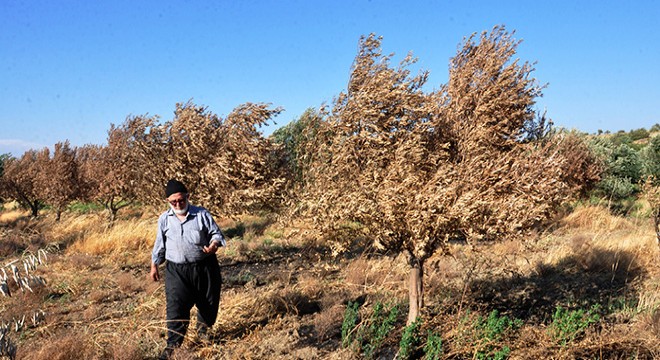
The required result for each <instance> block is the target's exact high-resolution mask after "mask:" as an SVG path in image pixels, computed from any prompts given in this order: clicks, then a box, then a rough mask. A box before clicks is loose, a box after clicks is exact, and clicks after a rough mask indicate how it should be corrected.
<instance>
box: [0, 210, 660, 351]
mask: <svg viewBox="0 0 660 360" xmlns="http://www.w3.org/2000/svg"><path fill="white" fill-rule="evenodd" d="M104 216H105V215H104V214H102V213H94V212H92V213H89V214H80V213H65V214H63V215H62V221H60V222H55V221H54V214H51V213H48V212H45V214H44V215H43V216H42V217H41V218H40V219H38V220H31V219H29V218H28V217H27V214H25V213H22V212H20V211H18V210H5V212H4V213H2V214H0V234H1V239H2V240H1V241H0V256H1V259H2V260H1V261H2V264H4V265H5V269H7V272H8V273H9V274H10V276H9V280H8V285H9V287H10V290H11V291H12V296H11V297H6V296H5V297H0V309H2V321H3V323H7V324H10V325H11V326H12V327H15V324H16V323H17V320H18V321H19V322H20V319H22V318H23V316H25V319H26V320H25V323H24V324H23V326H22V327H20V329H18V331H15V328H10V329H9V330H7V331H6V333H5V335H4V341H5V342H6V343H7V342H10V343H11V344H13V345H15V348H16V358H18V359H144V358H153V357H155V356H157V354H158V352H159V351H160V350H161V349H162V347H163V346H164V343H165V340H164V336H165V324H164V318H165V298H164V289H163V286H164V285H163V282H162V281H161V282H158V283H154V282H151V281H149V280H147V274H148V269H149V259H150V251H151V245H152V243H153V239H154V237H155V221H156V216H157V214H156V212H145V213H140V212H139V211H138V210H136V209H131V210H130V211H126V212H125V213H124V214H123V215H122V217H121V218H120V219H118V220H117V222H116V224H115V225H114V226H113V227H107V226H106V225H105V224H106V222H105V218H104ZM220 225H221V227H222V229H223V231H224V232H225V233H226V235H227V236H228V237H231V238H230V240H229V241H228V246H227V247H226V248H225V249H223V250H222V252H221V253H220V254H219V255H218V256H219V260H220V263H221V267H222V275H223V290H222V300H221V306H220V313H219V318H218V322H217V323H216V325H215V327H214V328H213V332H214V334H215V335H216V338H217V339H216V340H214V341H213V342H212V343H201V342H199V341H198V340H197V339H196V338H195V336H194V335H192V334H189V335H188V337H187V339H186V342H185V343H184V347H183V348H182V349H181V350H179V351H178V352H177V353H176V357H175V358H177V359H264V358H269V359H354V358H366V357H370V356H371V357H373V358H379V359H380V358H382V359H392V358H394V356H395V354H396V352H397V350H398V348H399V345H400V342H401V339H402V336H403V335H404V334H403V330H404V327H405V313H406V309H405V308H406V307H407V288H406V281H407V277H408V274H407V266H406V264H405V261H404V259H403V258H400V257H391V256H388V254H381V253H378V252H377V251H375V250H373V249H371V248H369V247H365V246H363V244H362V243H361V242H360V241H359V239H360V237H356V239H358V240H356V241H355V243H354V244H353V245H354V246H353V247H352V248H351V250H350V251H349V252H346V253H343V254H340V255H338V256H333V252H332V249H331V248H329V247H327V246H326V245H325V243H324V242H323V241H322V239H320V238H319V237H318V236H317V234H316V233H315V232H314V231H313V229H311V228H309V227H307V226H306V224H279V223H276V222H271V221H269V220H268V219H267V218H261V217H250V218H243V219H241V221H239V222H234V221H223V222H222V223H221V224H220ZM358 232H359V229H358ZM40 249H43V250H45V251H46V252H47V254H48V259H47V261H45V262H44V263H43V264H41V265H39V266H37V267H36V269H35V270H32V275H33V276H35V277H36V276H38V277H41V278H43V279H45V281H46V284H45V285H34V286H32V287H31V288H32V290H33V292H31V291H29V290H25V291H21V290H19V289H18V286H17V285H16V284H15V283H14V282H13V280H12V279H11V272H10V266H7V265H9V264H10V263H11V262H12V261H14V260H18V261H17V262H14V264H21V263H22V260H24V259H29V254H38V253H39V250H40ZM449 250H450V251H449V252H450V253H449V254H448V255H436V256H435V257H433V258H432V259H431V260H430V261H429V262H427V263H426V268H425V287H426V289H425V294H426V298H425V301H426V306H425V308H424V309H423V319H422V320H423V322H422V323H421V324H420V325H419V328H418V329H417V330H418V331H417V332H413V333H414V334H417V341H414V339H413V338H412V337H410V333H408V335H406V336H408V337H406V339H407V340H406V341H407V342H405V343H406V344H409V345H410V344H412V346H411V348H412V349H413V350H412V352H411V354H413V356H412V357H414V356H415V355H416V356H421V355H423V354H424V353H426V355H427V356H428V358H431V357H430V354H432V353H434V354H436V355H438V357H437V358H440V359H473V358H480V359H490V358H500V359H503V358H507V357H508V358H510V359H543V358H547V359H584V358H588V359H598V358H601V359H619V358H625V359H654V358H658V357H660V342H658V338H659V337H660V263H659V262H658V259H659V258H660V250H659V248H658V246H657V244H656V239H655V235H654V232H653V230H652V226H651V223H650V220H649V219H648V218H641V219H635V218H621V217H614V216H612V215H610V214H609V213H608V212H607V211H606V210H604V209H602V208H599V207H582V208H578V209H576V210H575V211H574V212H572V213H571V214H569V215H567V216H565V217H563V218H561V219H559V220H557V221H556V224H555V225H554V227H553V229H552V230H548V231H546V232H542V233H538V234H536V235H534V236H532V237H530V238H529V239H526V241H524V242H522V241H520V240H509V241H504V242H501V243H496V244H490V243H488V244H479V245H470V244H462V243H455V244H451V245H450V249H449ZM20 269H21V271H24V270H22V267H20ZM354 304H358V307H357V308H356V309H357V314H352V313H351V312H350V310H351V309H355V307H353V306H355V305H354ZM347 310H348V311H347ZM42 312H43V314H44V316H43V318H41V317H40V316H36V315H35V314H42ZM33 317H34V319H32V318H33ZM193 319H194V316H193ZM388 319H389V320H388ZM32 320H34V321H32ZM351 324H352V326H351ZM374 329H375V330H374ZM411 339H413V340H411ZM438 339H439V340H440V341H437V340H438ZM342 343H343V344H342ZM399 358H401V355H400V356H399Z"/></svg>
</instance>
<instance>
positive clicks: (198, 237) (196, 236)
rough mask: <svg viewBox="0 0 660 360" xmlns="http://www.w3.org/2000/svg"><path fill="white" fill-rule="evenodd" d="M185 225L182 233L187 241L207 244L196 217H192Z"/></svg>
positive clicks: (202, 244)
mask: <svg viewBox="0 0 660 360" xmlns="http://www.w3.org/2000/svg"><path fill="white" fill-rule="evenodd" d="M186 225H188V226H186V228H185V229H184V231H183V234H184V237H185V239H186V241H187V242H189V243H191V244H193V245H198V246H206V245H208V240H207V239H206V234H205V232H204V229H203V228H202V227H200V225H199V223H198V221H196V219H193V220H192V221H190V223H188V224H186Z"/></svg>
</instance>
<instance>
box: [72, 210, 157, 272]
mask: <svg viewBox="0 0 660 360" xmlns="http://www.w3.org/2000/svg"><path fill="white" fill-rule="evenodd" d="M78 229H79V230H80V229H84V230H83V231H84V232H85V237H84V238H83V239H81V240H80V241H77V242H75V243H73V244H72V245H71V246H70V248H69V253H70V254H74V253H87V254H93V255H103V256H105V257H109V258H111V259H114V260H120V261H124V262H125V263H128V264H130V265H138V264H148V261H149V259H150V255H149V254H150V251H151V248H152V246H153V242H154V239H155V238H156V225H155V221H154V220H140V219H131V220H126V221H124V222H121V223H117V224H115V225H114V226H111V227H106V226H100V227H99V226H98V222H93V221H92V220H91V219H87V220H85V221H84V222H83V223H82V224H80V225H79V228H78ZM135 254H139V256H138V257H137V258H136V257H135V256H134V255H135Z"/></svg>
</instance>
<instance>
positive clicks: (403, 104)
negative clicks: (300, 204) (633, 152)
mask: <svg viewBox="0 0 660 360" xmlns="http://www.w3.org/2000/svg"><path fill="white" fill-rule="evenodd" d="M380 44H381V39H380V38H378V37H376V36H374V35H370V36H368V37H364V38H362V39H361V41H360V48H359V53H358V55H357V57H356V59H355V62H354V64H353V67H352V71H351V76H350V80H349V84H348V91H347V92H346V93H341V94H340V95H339V96H338V97H337V99H336V100H335V103H334V108H333V110H332V113H331V114H330V116H329V118H328V121H327V122H325V123H323V124H322V128H320V129H319V130H318V132H317V136H316V138H315V141H314V142H313V143H310V144H308V146H310V147H312V149H314V150H315V152H313V153H314V154H315V157H314V159H313V160H312V166H310V167H309V171H308V172H307V173H306V174H305V175H306V178H307V183H308V184H309V186H308V187H307V199H308V201H307V209H308V211H309V214H311V215H312V216H313V219H314V220H315V221H316V222H317V223H318V224H319V225H320V226H321V228H322V229H323V230H325V231H326V232H327V233H334V232H336V231H338V229H340V228H341V226H342V224H343V223H344V222H346V221H358V222H360V223H361V224H363V225H364V226H365V227H367V229H368V231H369V234H370V235H371V236H372V237H373V239H374V244H375V245H376V246H377V247H380V248H383V249H387V250H389V251H392V252H396V253H399V252H402V253H404V254H405V255H406V258H407V261H408V264H409V265H410V269H411V271H410V280H409V305H410V306H409V313H408V322H409V323H410V322H412V321H414V320H415V319H416V318H417V316H418V315H419V312H420V309H421V308H422V306H423V265H424V262H425V260H427V259H428V258H429V257H430V256H431V255H433V254H434V253H435V252H437V251H439V250H442V249H446V244H447V242H448V240H450V239H452V238H462V239H465V240H467V241H468V242H473V241H479V240H481V241H483V240H496V239H501V238H503V237H505V236H514V235H519V234H522V233H523V232H524V230H525V229H528V228H530V227H532V226H535V225H538V224H541V223H542V222H543V221H544V220H545V219H547V218H548V217H549V216H551V215H552V214H553V212H554V210H555V209H556V205H557V204H559V203H560V202H561V201H563V200H565V199H566V198H567V197H568V196H569V195H570V194H571V193H572V191H574V190H576V189H578V188H579V185H578V184H573V183H570V184H569V182H570V179H568V178H566V177H564V176H563V172H562V167H563V166H564V165H565V164H566V157H565V156H563V154H565V153H566V151H565V149H564V145H563V144H564V142H565V141H566V137H565V136H556V137H552V138H550V139H548V140H547V141H534V142H529V141H522V140H523V139H524V138H525V136H524V135H525V134H524V125H525V124H527V123H529V121H530V120H532V119H533V117H534V114H535V113H534V111H533V106H534V101H535V98H536V97H537V96H540V94H541V87H540V86H538V85H537V84H536V82H535V80H534V79H532V78H530V77H529V75H530V73H531V72H532V70H533V69H532V67H531V66H530V65H529V64H528V63H524V64H520V63H519V62H518V61H517V60H512V56H513V55H514V54H515V50H516V47H517V45H518V43H517V42H515V41H514V40H513V39H512V37H511V35H510V34H509V33H507V32H506V31H505V30H504V29H503V28H500V27H497V28H495V29H494V30H493V31H492V32H490V33H486V32H484V33H482V34H481V35H480V36H476V35H473V36H471V37H470V38H468V39H466V40H465V42H464V43H463V45H462V46H461V47H460V48H459V51H458V53H457V55H456V56H455V57H454V58H452V59H451V63H450V69H449V83H448V84H447V85H446V86H443V87H441V88H440V90H438V91H436V92H431V93H425V92H424V91H423V89H422V88H423V86H424V84H425V83H426V81H427V76H428V74H427V72H420V73H419V74H417V75H415V76H413V75H411V73H410V71H409V70H408V68H409V66H410V65H411V64H412V63H414V61H415V60H414V59H413V58H412V57H411V56H407V57H406V58H405V59H404V60H403V61H402V62H401V64H400V65H399V67H397V68H392V67H390V64H389V61H390V58H391V56H383V55H382V52H381V47H380ZM308 153H312V152H308ZM336 240H338V241H339V242H341V241H342V240H347V239H345V238H344V239H341V238H339V239H336Z"/></svg>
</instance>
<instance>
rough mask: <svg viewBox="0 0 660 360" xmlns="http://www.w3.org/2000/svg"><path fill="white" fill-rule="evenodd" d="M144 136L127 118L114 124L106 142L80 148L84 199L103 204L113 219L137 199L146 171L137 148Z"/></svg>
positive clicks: (82, 195)
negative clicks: (102, 144) (138, 139)
mask: <svg viewBox="0 0 660 360" xmlns="http://www.w3.org/2000/svg"><path fill="white" fill-rule="evenodd" d="M129 119H130V118H129ZM141 136H143V134H142V133H140V132H139V131H137V130H136V129H135V128H134V127H132V126H130V121H129V120H127V121H126V122H124V123H123V124H121V125H114V124H111V126H110V130H108V137H107V144H106V145H104V146H99V145H85V146H83V147H81V148H79V149H78V163H79V169H78V171H79V175H80V176H79V182H80V189H81V199H83V200H87V201H97V202H99V203H100V204H101V205H103V206H104V207H105V209H106V210H107V211H108V213H109V217H110V221H111V222H113V221H114V220H115V219H116V217H117V212H118V211H119V210H120V209H122V208H124V207H126V206H129V205H131V204H133V203H134V202H135V201H136V200H137V193H138V188H139V186H140V184H141V182H140V179H141V178H142V174H143V172H144V163H142V162H141V159H140V158H139V156H138V152H137V151H136V142H137V140H136V138H139V137H141Z"/></svg>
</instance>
